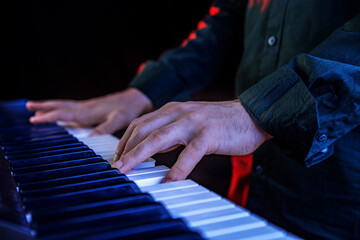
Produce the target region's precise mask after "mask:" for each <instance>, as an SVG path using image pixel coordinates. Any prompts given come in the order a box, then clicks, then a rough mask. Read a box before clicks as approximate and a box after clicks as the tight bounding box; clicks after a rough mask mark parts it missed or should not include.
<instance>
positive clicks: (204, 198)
mask: <svg viewBox="0 0 360 240" xmlns="http://www.w3.org/2000/svg"><path fill="white" fill-rule="evenodd" d="M219 199H221V197H220V196H219V195H217V194H215V193H213V192H204V193H200V194H197V195H192V196H186V197H179V198H173V199H168V200H164V201H161V202H163V203H164V205H165V206H166V208H168V209H169V210H170V212H171V210H172V209H173V208H178V207H184V206H189V205H193V204H198V203H206V202H211V201H215V200H219Z"/></svg>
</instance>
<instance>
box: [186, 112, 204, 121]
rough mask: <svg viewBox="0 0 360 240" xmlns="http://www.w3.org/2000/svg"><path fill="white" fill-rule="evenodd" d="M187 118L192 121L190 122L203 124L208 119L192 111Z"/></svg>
mask: <svg viewBox="0 0 360 240" xmlns="http://www.w3.org/2000/svg"><path fill="white" fill-rule="evenodd" d="M186 118H187V119H188V120H189V121H190V122H201V123H203V122H204V121H205V120H206V119H205V118H204V115H203V114H201V113H199V112H196V111H192V112H190V113H189V114H187V115H186Z"/></svg>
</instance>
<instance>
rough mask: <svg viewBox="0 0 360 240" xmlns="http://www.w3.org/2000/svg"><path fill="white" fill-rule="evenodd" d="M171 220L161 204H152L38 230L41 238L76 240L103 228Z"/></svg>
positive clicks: (40, 226) (74, 219) (91, 216)
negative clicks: (44, 236) (47, 236)
mask: <svg viewBox="0 0 360 240" xmlns="http://www.w3.org/2000/svg"><path fill="white" fill-rule="evenodd" d="M169 219H171V217H170V215H169V214H168V212H167V211H166V209H165V208H164V207H163V206H162V205H161V204H160V203H150V204H146V205H142V206H137V207H131V208H126V209H120V210H113V211H108V212H103V213H98V214H93V215H88V216H81V217H75V218H71V219H68V220H64V221H57V222H51V223H48V224H41V225H39V226H38V228H37V230H38V235H39V236H43V235H52V236H54V237H55V238H57V239H59V238H60V239H75V238H76V236H78V235H82V234H84V233H89V232H90V233H91V232H94V231H96V230H97V229H101V228H105V229H106V228H112V229H114V228H115V229H121V228H128V227H131V226H139V225H142V224H146V223H152V222H158V221H163V220H169ZM100 239H101V238H100ZM144 239H146V238H144Z"/></svg>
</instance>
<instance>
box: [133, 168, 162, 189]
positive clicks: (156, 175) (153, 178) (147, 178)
mask: <svg viewBox="0 0 360 240" xmlns="http://www.w3.org/2000/svg"><path fill="white" fill-rule="evenodd" d="M166 174H167V171H165V172H164V171H160V172H152V173H146V174H141V175H135V176H131V177H129V179H130V180H132V181H134V182H135V183H136V184H137V185H138V186H139V187H146V186H151V185H155V184H160V183H161V180H163V179H164V177H165V176H166Z"/></svg>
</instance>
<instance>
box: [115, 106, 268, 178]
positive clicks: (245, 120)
mask: <svg viewBox="0 0 360 240" xmlns="http://www.w3.org/2000/svg"><path fill="white" fill-rule="evenodd" d="M270 138H272V136H271V135H269V134H267V133H266V132H264V131H263V130H262V129H261V128H260V127H259V126H258V125H257V124H256V122H255V121H254V120H253V119H252V118H251V117H250V115H249V114H248V112H247V111H246V110H245V108H244V107H243V106H242V104H241V103H240V101H239V100H234V101H223V102H185V103H176V102H171V103H168V104H166V105H165V106H163V107H162V108H160V109H158V110H157V111H154V112H151V113H148V114H146V115H143V116H142V117H140V118H137V119H135V120H133V121H132V122H131V124H130V125H129V127H128V129H127V130H126V132H125V134H124V135H123V137H122V138H121V140H120V142H119V144H118V147H117V149H116V153H115V157H114V164H113V167H116V168H119V169H120V171H121V172H122V173H127V172H128V171H129V170H131V169H132V168H134V167H135V166H136V165H138V164H139V163H141V162H142V161H144V160H146V159H147V158H149V157H151V156H153V155H154V154H156V153H158V152H165V151H169V150H171V149H174V148H176V147H177V146H179V145H184V146H185V149H184V150H183V151H182V152H181V154H180V155H179V157H178V159H177V161H176V163H175V164H174V165H173V167H172V168H171V169H170V171H169V172H168V174H167V175H166V177H165V178H164V180H163V182H167V181H177V180H183V179H185V178H186V177H187V176H188V175H189V174H190V172H191V171H192V170H193V168H194V167H195V166H196V164H197V163H198V162H199V161H200V160H201V159H202V157H203V156H204V155H207V154H224V155H246V154H249V153H252V152H254V151H255V150H256V149H257V148H258V147H260V145H261V144H262V143H264V142H265V141H266V140H268V139H270Z"/></svg>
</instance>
